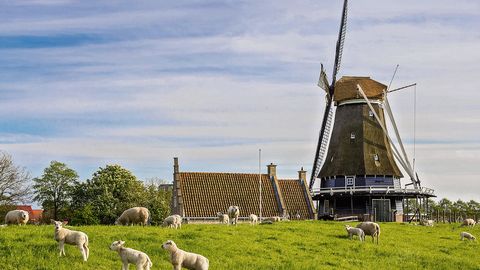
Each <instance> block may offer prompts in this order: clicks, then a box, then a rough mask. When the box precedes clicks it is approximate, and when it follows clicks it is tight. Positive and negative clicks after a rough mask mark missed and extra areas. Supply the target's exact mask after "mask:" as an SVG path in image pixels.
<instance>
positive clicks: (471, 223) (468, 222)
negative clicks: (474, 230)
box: [461, 218, 476, 227]
mask: <svg viewBox="0 0 480 270" xmlns="http://www.w3.org/2000/svg"><path fill="white" fill-rule="evenodd" d="M475 224H476V222H475V220H473V219H471V218H467V219H464V220H463V223H462V225H461V226H467V227H475Z"/></svg>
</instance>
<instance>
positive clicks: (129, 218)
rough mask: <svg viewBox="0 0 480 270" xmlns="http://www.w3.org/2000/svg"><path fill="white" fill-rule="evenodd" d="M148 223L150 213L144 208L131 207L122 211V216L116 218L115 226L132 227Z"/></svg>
mask: <svg viewBox="0 0 480 270" xmlns="http://www.w3.org/2000/svg"><path fill="white" fill-rule="evenodd" d="M149 223H150V211H148V209H147V208H145V207H133V208H130V209H127V210H125V211H123V213H122V215H120V217H118V218H117V220H116V221H115V225H134V224H141V225H143V226H145V225H147V224H149Z"/></svg>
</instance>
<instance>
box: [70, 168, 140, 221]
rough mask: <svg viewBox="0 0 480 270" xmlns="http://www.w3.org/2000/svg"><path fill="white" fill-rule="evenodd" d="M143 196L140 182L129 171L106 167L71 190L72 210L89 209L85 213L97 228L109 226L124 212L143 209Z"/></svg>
mask: <svg viewBox="0 0 480 270" xmlns="http://www.w3.org/2000/svg"><path fill="white" fill-rule="evenodd" d="M144 195H145V194H144V187H143V184H142V182H140V181H138V180H137V178H136V177H135V176H134V175H133V174H132V173H131V172H130V171H128V170H127V169H124V168H123V167H121V166H120V165H107V166H106V167H105V168H99V170H98V171H97V172H95V173H94V174H93V176H92V179H91V180H90V179H89V180H87V181H86V183H81V184H79V185H78V186H77V187H76V188H75V191H74V193H73V197H72V208H73V209H72V210H73V211H74V212H75V211H78V210H80V209H82V208H85V207H90V208H91V209H87V210H89V211H90V210H91V216H92V217H95V218H96V219H98V221H99V222H100V223H101V224H113V223H114V222H115V219H116V218H117V217H118V216H119V215H120V214H121V213H122V212H123V211H124V210H126V209H128V208H130V207H134V206H143V205H142V204H143V203H144V197H143V196H144ZM88 205H90V206H88Z"/></svg>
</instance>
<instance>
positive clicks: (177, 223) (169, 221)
mask: <svg viewBox="0 0 480 270" xmlns="http://www.w3.org/2000/svg"><path fill="white" fill-rule="evenodd" d="M163 226H164V227H167V226H168V227H170V228H175V229H178V228H182V217H181V216H180V215H171V216H168V217H166V218H165V219H164V220H163Z"/></svg>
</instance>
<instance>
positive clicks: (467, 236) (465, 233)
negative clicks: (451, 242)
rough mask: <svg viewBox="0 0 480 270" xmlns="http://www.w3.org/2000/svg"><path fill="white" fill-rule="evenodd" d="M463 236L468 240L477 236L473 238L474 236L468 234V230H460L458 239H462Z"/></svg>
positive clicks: (473, 239)
mask: <svg viewBox="0 0 480 270" xmlns="http://www.w3.org/2000/svg"><path fill="white" fill-rule="evenodd" d="M464 238H467V239H468V240H472V241H475V240H477V238H475V236H473V235H471V234H469V233H468V232H461V233H460V240H462V241H463V240H464Z"/></svg>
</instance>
